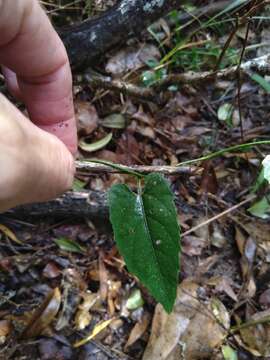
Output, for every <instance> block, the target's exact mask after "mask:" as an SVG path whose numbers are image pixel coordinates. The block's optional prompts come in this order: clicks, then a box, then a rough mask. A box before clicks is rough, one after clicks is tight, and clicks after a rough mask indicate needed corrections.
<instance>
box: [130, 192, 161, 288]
mask: <svg viewBox="0 0 270 360" xmlns="http://www.w3.org/2000/svg"><path fill="white" fill-rule="evenodd" d="M137 197H138V199H139V204H140V206H141V209H142V213H143V222H144V226H145V229H146V234H147V237H148V239H149V241H150V244H151V248H152V252H153V254H154V256H153V258H154V259H155V263H156V265H157V268H158V276H159V280H160V282H161V283H162V284H163V288H164V290H165V293H166V294H167V293H168V292H167V289H166V286H165V283H166V279H165V278H164V276H163V274H162V272H161V270H160V269H161V266H160V263H159V260H158V257H157V254H156V252H155V248H154V245H153V242H152V238H151V235H150V231H149V226H148V223H147V218H146V214H145V210H144V203H143V198H142V195H140V194H137Z"/></svg>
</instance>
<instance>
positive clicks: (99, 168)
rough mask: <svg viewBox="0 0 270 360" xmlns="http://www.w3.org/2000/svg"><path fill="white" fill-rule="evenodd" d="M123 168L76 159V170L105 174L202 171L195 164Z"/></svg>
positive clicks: (172, 173)
mask: <svg viewBox="0 0 270 360" xmlns="http://www.w3.org/2000/svg"><path fill="white" fill-rule="evenodd" d="M120 166H121V169H122V170H121V169H120V168H119V169H116V168H112V167H111V166H109V165H104V164H96V163H92V162H88V161H76V170H77V172H80V173H82V172H86V173H87V174H88V175H89V174H97V173H98V174H100V173H102V174H105V173H107V174H108V173H109V174H111V173H123V172H127V171H129V172H130V171H133V172H137V173H141V174H148V173H153V172H154V173H161V174H164V175H180V174H184V175H194V174H196V175H198V174H200V173H201V169H200V168H198V167H195V166H180V167H177V166H141V165H132V166H125V165H119V167H120Z"/></svg>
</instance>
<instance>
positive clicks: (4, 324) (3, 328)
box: [0, 320, 12, 345]
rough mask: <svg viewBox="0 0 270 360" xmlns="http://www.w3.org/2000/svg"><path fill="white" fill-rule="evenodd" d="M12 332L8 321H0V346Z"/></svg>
mask: <svg viewBox="0 0 270 360" xmlns="http://www.w3.org/2000/svg"><path fill="white" fill-rule="evenodd" d="M11 331H12V324H11V321H9V320H0V345H2V344H4V343H5V341H6V337H7V336H8V335H9V334H10V333H11Z"/></svg>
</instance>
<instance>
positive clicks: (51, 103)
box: [0, 0, 77, 152]
mask: <svg viewBox="0 0 270 360" xmlns="http://www.w3.org/2000/svg"><path fill="white" fill-rule="evenodd" d="M0 34H1V37H0V63H2V64H3V65H4V66H6V67H8V68H9V69H11V70H12V71H14V72H15V73H16V75H17V80H18V85H19V88H20V92H21V94H22V98H23V101H24V103H25V105H26V107H27V110H28V112H29V116H30V118H31V120H32V121H33V122H34V123H35V124H36V125H38V126H39V127H40V128H42V129H44V130H46V131H49V132H51V133H53V134H54V135H56V136H57V137H59V138H60V139H61V140H62V141H63V142H64V143H65V144H66V145H67V147H68V148H69V149H70V150H71V151H72V152H75V151H76V149H77V134H76V124H75V117H74V108H73V100H72V76H71V70H70V66H69V61H68V57H67V53H66V50H65V47H64V45H63V43H62V41H61V40H60V38H59V37H58V35H57V33H56V31H55V30H54V28H53V27H52V25H51V23H50V21H49V19H48V17H47V16H46V14H45V12H44V11H43V10H42V8H41V6H40V5H39V3H38V1H36V0H20V1H10V0H0Z"/></svg>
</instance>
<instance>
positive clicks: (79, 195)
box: [0, 190, 108, 220]
mask: <svg viewBox="0 0 270 360" xmlns="http://www.w3.org/2000/svg"><path fill="white" fill-rule="evenodd" d="M1 216H4V217H12V218H16V219H23V220H25V219H30V218H31V219H44V218H46V217H47V218H49V217H50V218H64V217H80V218H84V217H85V218H91V219H98V218H99V219H102V218H106V219H108V205H107V200H106V193H105V192H99V191H91V190H88V191H78V192H67V193H66V194H64V195H62V196H61V197H59V198H57V199H54V200H51V201H48V202H44V203H36V204H28V205H22V206H18V207H16V208H14V209H11V210H8V211H6V212H5V213H3V214H0V217H1Z"/></svg>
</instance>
